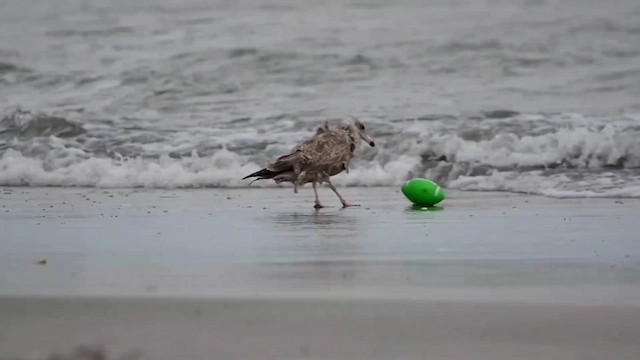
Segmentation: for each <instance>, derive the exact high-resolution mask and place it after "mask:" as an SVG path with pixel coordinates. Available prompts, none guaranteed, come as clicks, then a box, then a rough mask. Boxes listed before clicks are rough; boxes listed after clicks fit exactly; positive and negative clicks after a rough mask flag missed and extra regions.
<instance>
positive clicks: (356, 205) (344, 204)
mask: <svg viewBox="0 0 640 360" xmlns="http://www.w3.org/2000/svg"><path fill="white" fill-rule="evenodd" d="M358 206H360V204H350V203H348V202H346V201H345V202H343V203H342V208H343V209H344V208H348V207H358Z"/></svg>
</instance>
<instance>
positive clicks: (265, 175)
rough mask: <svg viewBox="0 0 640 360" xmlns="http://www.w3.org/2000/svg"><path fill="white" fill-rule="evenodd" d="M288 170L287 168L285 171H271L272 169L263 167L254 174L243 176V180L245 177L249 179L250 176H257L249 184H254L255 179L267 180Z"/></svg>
mask: <svg viewBox="0 0 640 360" xmlns="http://www.w3.org/2000/svg"><path fill="white" fill-rule="evenodd" d="M286 171H287V170H284V171H271V170H269V169H267V168H264V169H262V170H258V171H256V172H254V173H252V174H249V175H247V176H245V177H243V178H242V180H244V179H248V178H252V177H254V178H256V179H254V180H253V181H252V182H250V183H249V185H251V184H253V183H254V182H255V181H258V180H267V179H272V178H274V177H275V176H278V175H280V174H282V173H284V172H286Z"/></svg>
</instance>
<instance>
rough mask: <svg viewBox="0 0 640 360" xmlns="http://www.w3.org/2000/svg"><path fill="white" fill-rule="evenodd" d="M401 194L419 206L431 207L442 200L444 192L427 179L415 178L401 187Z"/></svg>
mask: <svg viewBox="0 0 640 360" xmlns="http://www.w3.org/2000/svg"><path fill="white" fill-rule="evenodd" d="M402 193H403V194H404V196H406V197H407V199H409V201H411V202H412V203H414V204H415V205H419V206H433V205H435V204H437V203H439V202H440V201H442V200H444V190H442V188H440V185H438V184H436V183H435V182H433V181H431V180H429V179H423V178H415V179H411V180H409V181H407V182H406V183H404V185H402Z"/></svg>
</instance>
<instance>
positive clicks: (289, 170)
mask: <svg viewBox="0 0 640 360" xmlns="http://www.w3.org/2000/svg"><path fill="white" fill-rule="evenodd" d="M349 118H350V119H351V120H352V121H351V122H346V123H344V124H341V125H340V126H338V127H337V128H334V129H331V128H330V127H329V124H328V122H325V123H324V125H323V126H321V127H319V128H318V129H317V130H316V132H315V134H314V135H313V136H312V137H310V138H309V139H307V140H305V141H304V142H302V143H300V144H298V145H297V146H296V147H294V148H293V150H292V152H291V153H289V154H287V155H283V156H280V157H279V158H277V159H276V161H274V162H273V163H271V164H269V165H267V167H265V168H264V169H261V170H258V171H256V172H254V173H252V174H249V175H247V176H245V177H244V178H242V179H243V180H244V179H248V178H252V177H254V178H256V179H255V180H253V181H252V182H251V183H253V182H254V181H258V180H266V179H272V180H273V181H275V182H276V184H279V183H282V182H291V183H293V192H294V193H297V192H298V186H302V185H304V184H306V183H309V182H310V183H311V184H312V185H313V192H314V194H315V204H314V208H316V209H320V208H323V207H324V206H323V205H322V204H321V203H320V199H319V197H318V190H317V188H316V184H318V183H319V184H322V183H324V182H326V183H327V184H328V185H329V188H330V189H331V190H332V191H333V192H334V193H335V194H336V195H337V196H338V199H340V202H341V203H342V206H343V207H349V206H359V205H357V204H350V203H348V202H347V201H346V200H345V199H344V198H343V197H342V196H341V195H340V193H338V190H337V189H336V187H335V186H334V185H333V184H332V183H331V176H334V175H337V174H339V173H341V172H343V171H346V172H347V173H348V172H349V163H350V161H351V159H352V158H353V152H354V151H355V149H356V148H357V147H358V145H359V143H360V141H361V140H364V141H365V142H366V143H367V144H369V146H371V147H374V146H375V143H374V141H373V139H372V138H371V136H369V135H367V133H366V132H365V127H364V124H363V123H362V122H361V121H360V120H358V119H357V118H356V117H354V116H349ZM251 183H250V184H251ZM250 184H249V185H250Z"/></svg>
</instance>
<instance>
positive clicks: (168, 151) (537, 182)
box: [0, 110, 640, 197]
mask: <svg viewBox="0 0 640 360" xmlns="http://www.w3.org/2000/svg"><path fill="white" fill-rule="evenodd" d="M363 120H365V121H366V123H367V125H368V129H371V130H370V134H371V135H372V136H373V137H374V138H375V140H376V143H377V144H379V145H378V146H376V148H369V147H361V148H360V149H359V150H357V152H358V154H357V158H356V160H355V161H353V162H352V165H351V170H350V172H349V174H340V175H338V176H336V177H335V182H336V183H337V184H340V185H343V186H398V185H400V184H402V183H403V182H404V181H406V180H407V179H410V178H412V177H427V178H430V179H433V180H434V181H437V182H438V183H440V184H441V185H443V186H445V187H447V188H453V189H461V190H476V191H512V192H524V193H534V194H542V195H546V196H553V197H594V196H596V197H640V142H639V141H638V140H637V139H638V138H640V117H639V116H638V115H628V116H620V117H617V118H610V117H609V118H602V117H585V116H581V115H577V114H521V113H518V112H514V111H508V110H500V111H488V112H483V113H481V114H478V115H469V116H458V117H456V116H451V115H429V116H423V117H419V118H412V119H374V120H370V119H369V120H366V119H363ZM112 125H113V124H104V123H97V122H87V123H83V124H80V123H76V122H73V121H69V120H67V119H65V118H62V117H58V116H50V115H46V114H32V113H30V112H25V111H21V110H19V111H14V112H12V113H10V114H8V115H7V116H5V117H4V118H3V119H2V120H1V121H0V185H2V186H83V187H151V188H172V187H187V188H188V187H242V186H246V185H247V183H248V181H246V180H241V178H242V177H243V176H245V175H247V174H249V173H250V172H253V171H255V170H258V169H260V168H261V167H263V166H264V165H265V164H267V163H268V162H269V161H270V160H272V159H274V158H275V157H277V156H279V155H281V154H283V153H285V152H287V151H289V150H290V149H291V148H292V147H293V146H294V145H295V144H296V143H297V142H298V141H300V140H301V139H303V138H304V137H306V136H309V135H311V134H312V131H313V130H314V129H315V127H316V126H317V123H307V122H302V121H299V120H293V119H291V118H289V117H287V116H279V117H272V118H269V119H261V118H255V119H253V118H247V119H242V121H237V119H236V120H229V121H227V122H224V123H222V124H221V125H219V127H217V128H195V127H192V128H186V129H177V128H170V127H167V128H158V127H157V125H154V126H151V125H148V124H147V125H145V124H144V123H132V124H128V125H127V126H123V124H118V126H112ZM254 186H267V187H268V186H287V185H275V184H273V183H271V182H257V183H256V184H255V185H254Z"/></svg>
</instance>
